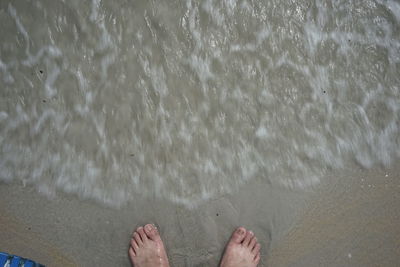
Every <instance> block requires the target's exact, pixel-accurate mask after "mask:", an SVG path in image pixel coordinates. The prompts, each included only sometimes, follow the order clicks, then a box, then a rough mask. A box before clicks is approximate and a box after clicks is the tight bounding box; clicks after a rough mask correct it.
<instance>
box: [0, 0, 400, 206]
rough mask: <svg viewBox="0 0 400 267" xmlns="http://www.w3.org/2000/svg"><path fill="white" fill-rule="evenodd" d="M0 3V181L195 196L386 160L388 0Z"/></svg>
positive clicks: (399, 68)
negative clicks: (257, 180)
mask: <svg viewBox="0 0 400 267" xmlns="http://www.w3.org/2000/svg"><path fill="white" fill-rule="evenodd" d="M0 8H1V9H0V25H1V26H0V36H1V41H0V85H1V91H0V94H1V102H0V180H2V181H14V182H22V183H23V184H26V185H33V186H35V187H36V188H37V189H38V190H39V191H40V192H43V193H45V194H47V195H50V196H51V195H54V194H55V193H56V192H57V190H61V191H65V192H68V193H74V194H78V195H80V196H83V197H85V198H90V199H96V200H99V201H100V202H101V203H105V204H108V205H112V206H119V205H121V204H124V203H126V202H127V201H130V200H132V199H133V198H134V197H135V196H139V195H140V196H143V195H144V196H159V197H161V198H164V199H166V200H170V201H174V202H177V203H182V204H185V205H187V206H195V205H196V204H198V203H200V202H201V201H202V200H207V199H209V198H211V197H217V196H218V195H220V194H224V193H229V192H233V191H234V190H238V189H240V186H241V185H242V184H244V183H245V182H246V181H249V180H252V179H259V180H262V181H264V182H265V183H270V184H271V185H272V186H284V187H287V188H291V189H298V190H307V189H309V188H312V186H314V185H316V184H318V183H319V182H320V181H321V177H323V175H324V173H325V172H326V171H327V170H330V169H332V170H340V169H341V168H343V166H344V165H345V163H347V162H354V163H357V164H359V165H361V166H363V167H365V168H371V167H374V166H378V165H383V166H389V165H390V164H391V162H392V161H393V160H394V159H396V158H399V157H400V132H399V127H400V112H399V109H400V89H399V87H400V4H399V3H398V2H397V1H348V0H343V1H322V0H321V1H316V2H315V3H311V2H309V1H268V2H266V1H235V0H226V1H219V0H218V1H211V0H207V1H190V0H187V1H186V2H185V1H164V2H161V1H159V2H157V1H122V0H117V1H101V0H93V1H92V2H90V3H89V2H87V1H66V2H63V3H61V2H60V1H50V2H49V1H47V2H45V1H31V2H23V3H17V2H14V1H2V3H1V4H0Z"/></svg>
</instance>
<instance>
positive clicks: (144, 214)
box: [0, 167, 400, 266]
mask: <svg viewBox="0 0 400 267" xmlns="http://www.w3.org/2000/svg"><path fill="white" fill-rule="evenodd" d="M399 170H400V168H398V167H397V168H392V169H390V170H386V171H384V170H379V169H374V170H369V171H367V170H358V169H353V170H347V171H346V172H342V173H341V174H340V175H338V173H335V175H334V174H333V173H332V174H330V175H329V176H328V177H326V178H327V179H325V180H326V181H329V182H327V183H325V184H323V185H321V187H320V188H319V189H317V190H315V192H314V193H309V194H304V193H301V192H294V191H290V190H284V189H278V188H271V187H270V185H265V184H263V183H261V182H260V181H256V180H255V181H251V182H250V183H248V184H247V185H246V186H243V187H242V188H240V189H239V191H238V192H236V193H235V194H233V195H224V196H221V197H219V198H215V199H213V200H211V201H209V202H207V203H205V204H204V205H201V206H199V207H197V208H195V209H192V210H188V209H186V208H184V207H182V206H177V205H175V204H171V203H168V202H165V201H161V200H159V199H157V198H155V197H152V198H150V197H149V198H147V199H144V198H141V199H137V200H136V201H135V202H132V203H129V205H127V206H125V207H123V208H122V209H120V210H117V209H113V208H106V207H102V206H100V205H98V204H96V203H94V202H91V201H86V200H79V199H77V198H75V197H73V196H69V195H63V194H59V195H58V196H57V197H56V198H55V199H52V200H50V201H49V200H48V199H47V198H46V197H43V196H41V195H39V194H38V193H37V192H36V191H35V189H33V188H31V187H22V186H20V185H6V184H4V183H3V184H1V186H0V199H1V201H0V203H1V204H0V211H1V214H2V216H1V217H0V229H1V230H0V248H1V250H4V251H6V252H9V253H14V254H17V255H21V256H23V257H28V258H32V259H34V260H36V261H38V262H41V263H43V264H46V265H47V266H129V260H128V257H127V248H128V241H129V235H130V233H131V231H132V229H133V228H135V227H137V226H139V225H142V224H145V223H147V222H154V223H155V224H156V225H158V227H159V229H160V232H161V235H162V237H163V239H164V242H165V243H166V246H167V252H168V254H169V257H170V261H171V264H172V266H216V265H217V263H218V261H219V259H220V256H221V254H222V252H223V248H224V246H225V243H226V242H227V240H228V238H229V236H230V233H231V231H232V230H233V229H235V227H237V226H239V225H243V226H245V227H247V228H249V229H251V230H253V231H254V232H255V233H256V235H257V236H258V239H259V240H260V241H261V243H262V246H263V251H262V262H261V266H396V265H397V264H398V262H400V241H399V240H400V227H399V221H400V218H399V217H400V194H399V193H398V192H399V191H400V180H399V178H400V177H399V175H398V174H399V173H400V172H399ZM386 175H387V176H386Z"/></svg>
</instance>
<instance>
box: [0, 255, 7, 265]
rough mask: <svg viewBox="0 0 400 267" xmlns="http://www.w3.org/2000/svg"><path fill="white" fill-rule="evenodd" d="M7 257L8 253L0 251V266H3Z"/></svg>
mask: <svg viewBox="0 0 400 267" xmlns="http://www.w3.org/2000/svg"><path fill="white" fill-rule="evenodd" d="M7 259H8V254H5V253H3V252H0V267H3V266H4V264H6V262H7Z"/></svg>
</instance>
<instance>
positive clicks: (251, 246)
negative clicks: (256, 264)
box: [249, 236, 257, 250]
mask: <svg viewBox="0 0 400 267" xmlns="http://www.w3.org/2000/svg"><path fill="white" fill-rule="evenodd" d="M256 244H257V238H256V237H255V236H253V237H252V238H251V240H250V243H249V249H250V250H253V248H254V246H255V245H256Z"/></svg>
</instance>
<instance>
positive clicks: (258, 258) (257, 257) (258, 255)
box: [254, 252, 260, 264]
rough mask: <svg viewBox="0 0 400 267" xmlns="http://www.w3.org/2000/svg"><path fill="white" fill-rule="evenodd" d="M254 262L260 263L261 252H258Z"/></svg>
mask: <svg viewBox="0 0 400 267" xmlns="http://www.w3.org/2000/svg"><path fill="white" fill-rule="evenodd" d="M254 262H255V263H256V264H258V263H259V262H260V252H258V253H257V255H256V256H255V257H254Z"/></svg>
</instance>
